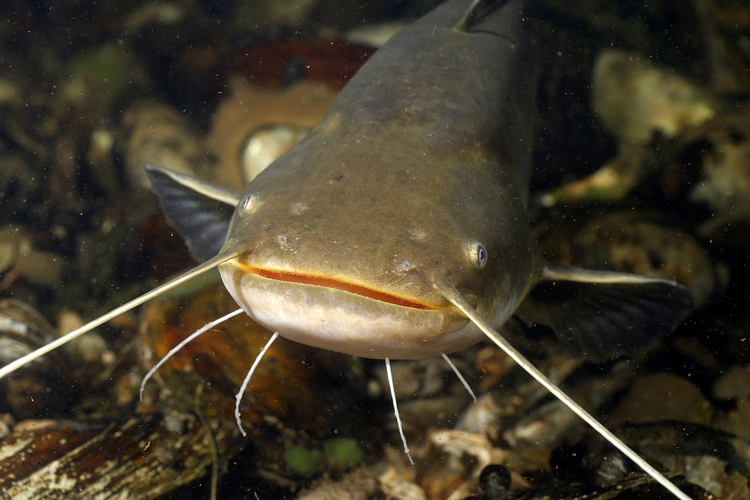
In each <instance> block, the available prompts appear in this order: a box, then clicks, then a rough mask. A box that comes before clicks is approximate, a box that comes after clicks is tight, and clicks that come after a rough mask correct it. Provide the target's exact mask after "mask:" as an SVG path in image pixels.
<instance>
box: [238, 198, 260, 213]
mask: <svg viewBox="0 0 750 500" xmlns="http://www.w3.org/2000/svg"><path fill="white" fill-rule="evenodd" d="M256 202H257V199H256V196H255V195H254V194H249V195H247V196H245V197H244V198H242V199H241V200H240V202H239V204H238V205H237V210H238V211H239V214H240V215H241V216H245V215H247V214H249V213H250V212H252V211H253V209H255V207H256V204H257V203H256Z"/></svg>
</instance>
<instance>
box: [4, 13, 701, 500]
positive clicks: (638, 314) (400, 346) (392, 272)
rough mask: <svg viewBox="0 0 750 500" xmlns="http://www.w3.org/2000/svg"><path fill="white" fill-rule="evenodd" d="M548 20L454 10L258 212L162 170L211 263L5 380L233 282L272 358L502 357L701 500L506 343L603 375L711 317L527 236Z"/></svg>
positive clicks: (300, 157) (308, 148)
mask: <svg viewBox="0 0 750 500" xmlns="http://www.w3.org/2000/svg"><path fill="white" fill-rule="evenodd" d="M528 10H529V9H528V6H527V5H526V2H524V1H523V0H510V1H481V0H475V1H473V2H471V3H470V2H467V1H466V0H450V1H448V2H446V3H444V4H443V5H441V6H440V7H438V8H437V9H435V10H434V11H432V12H430V13H428V14H427V15H425V16H424V17H422V18H421V19H419V20H418V21H416V22H415V23H414V24H412V25H411V26H410V27H408V28H406V29H404V30H402V31H401V32H399V33H398V34H396V35H395V36H394V37H393V38H391V39H390V40H389V41H388V42H387V43H386V44H385V45H383V46H382V47H381V48H380V49H379V50H378V51H377V52H376V53H375V54H374V55H373V56H372V57H371V58H370V59H369V60H368V61H367V62H366V63H365V64H364V65H363V66H362V68H361V69H360V70H359V72H358V73H357V74H356V75H355V76H354V77H353V78H352V79H351V80H350V82H349V83H348V84H347V85H346V87H345V88H344V89H343V90H342V91H341V93H340V94H339V95H338V97H337V98H336V99H335V101H334V102H333V104H332V105H331V108H330V109H329V110H328V112H327V113H326V115H325V116H324V117H323V119H322V121H321V122H320V124H319V125H317V126H316V127H315V128H314V129H313V130H312V131H311V132H310V133H309V134H308V135H307V136H306V137H305V138H304V139H303V140H302V141H301V142H299V143H298V144H297V145H296V146H294V147H293V148H291V149H290V150H289V151H288V152H287V153H285V154H284V155H282V156H281V157H279V158H278V159H277V160H276V161H275V162H273V163H272V164H271V165H269V166H268V167H267V168H266V169H265V170H264V171H262V172H261V173H260V174H259V175H258V176H257V177H256V178H255V179H254V180H253V181H252V182H251V183H250V184H249V185H248V186H247V188H246V190H245V191H244V192H242V193H240V192H237V191H233V190H230V189H226V188H222V187H218V186H214V185H212V184H209V183H207V182H204V181H202V180H200V179H197V178H194V177H191V176H187V175H184V174H178V173H175V172H171V171H169V170H167V169H164V168H161V167H158V166H155V165H147V166H146V171H147V173H148V176H149V178H150V180H151V183H152V186H153V189H154V190H155V192H156V193H157V195H158V197H159V199H160V202H161V205H162V209H163V211H164V213H165V214H166V216H167V218H168V221H169V222H170V224H171V225H172V226H173V227H175V228H176V229H177V231H178V232H179V233H180V234H181V235H182V236H183V238H185V240H186V241H187V244H188V247H189V250H190V252H191V254H192V255H193V257H194V258H196V259H197V260H198V261H202V262H203V263H202V264H200V265H198V266H196V267H195V268H194V269H192V270H190V271H188V272H187V273H185V274H183V275H182V276H180V277H177V278H175V279H173V280H171V281H169V282H167V283H165V284H163V285H161V286H160V287H158V288H156V289H154V290H152V291H150V292H148V293H146V294H144V295H142V296H141V297H138V298H136V299H134V300H133V301H131V302H129V303H127V304H125V305H123V306H121V307H119V308H117V309H115V310H113V311H111V312H110V313H108V314H105V315H104V316H102V317H100V318H97V319H96V320H94V321H92V322H91V323H89V324H87V325H85V326H83V327H82V328H80V329H78V330H75V331H73V332H71V333H70V334H68V335H66V336H65V337H62V338H61V339H59V340H57V341H55V342H52V343H51V344H49V345H47V346H44V347H43V348H41V349H39V350H38V351H35V352H34V353H32V354H30V355H28V356H26V357H24V358H21V359H19V360H17V361H15V362H13V363H11V364H9V365H8V366H6V367H4V368H2V369H0V377H2V376H5V375H7V374H9V373H11V372H12V371H13V370H15V369H17V368H18V367H19V366H22V365H23V364H25V363H28V362H29V361H31V360H33V359H35V358H36V357H38V356H41V355H43V354H44V353H46V352H49V351H51V350H53V349H55V348H56V347H58V346H60V345H62V344H64V343H65V342H67V341H69V340H71V339H73V338H75V337H77V336H78V335H81V334H82V333H84V332H86V331H89V330H91V329H92V328H94V327H96V326H98V325H100V324H102V323H104V322H106V321H108V320H110V319H112V318H113V317H115V316H117V315H119V314H122V313H123V312H125V311H127V310H129V309H132V308H133V307H135V306H137V305H139V304H142V303H143V302H145V301H147V300H149V299H151V298H153V297H155V296H158V295H159V294H161V293H162V292H164V291H166V290H168V289H170V288H173V287H174V286H177V285H179V284H181V283H183V282H185V281H187V280H189V279H191V278H193V277H195V276H197V275H199V274H202V273H204V272H206V271H208V270H209V269H213V268H216V267H218V270H219V273H220V274H221V278H222V280H223V282H224V285H225V286H226V288H227V290H228V291H229V293H230V294H231V295H232V297H233V298H234V300H235V301H236V302H237V304H238V305H239V306H240V308H241V310H242V311H244V312H245V313H247V314H248V315H249V316H251V317H252V318H253V319H254V320H256V321H257V322H258V323H260V324H262V325H264V326H265V327H267V328H268V329H270V330H271V331H273V332H275V334H274V336H273V337H272V340H271V341H273V339H274V338H276V336H278V335H281V336H283V337H286V338H288V339H290V340H293V341H296V342H300V343H303V344H307V345H310V346H313V347H318V348H321V349H328V350H332V351H337V352H341V353H347V354H352V355H356V356H362V357H366V358H374V359H383V360H385V362H386V367H387V369H388V373H389V374H390V360H391V359H425V358H431V357H435V356H441V355H442V356H445V355H447V354H450V353H452V352H455V351H458V350H460V349H463V348H465V347H467V346H470V345H472V344H475V343H477V342H479V341H481V340H482V339H484V338H489V339H490V340H492V341H493V342H494V343H496V344H497V345H498V346H500V347H501V348H502V349H503V350H504V351H505V352H506V353H507V354H508V355H509V356H510V357H511V358H512V359H514V360H515V361H516V362H517V363H519V364H520V365H521V366H522V367H523V368H524V369H526V370H527V371H528V372H529V373H530V374H531V375H532V376H533V377H534V378H535V379H536V380H538V381H539V382H540V383H541V384H542V385H544V386H545V387H546V388H547V389H548V390H550V391H551V392H552V393H553V394H554V395H555V396H556V397H558V398H559V399H560V400H561V401H562V402H563V403H565V404H566V405H567V406H568V407H570V408H571V409H572V410H573V411H574V412H575V413H577V414H578V415H579V416H580V417H581V418H583V419H584V420H585V421H586V422H587V423H589V424H590V425H591V426H592V427H594V429H595V430H596V431H597V432H599V433H600V434H601V435H602V436H603V437H605V438H606V439H607V440H608V441H610V442H611V443H612V444H613V445H615V446H616V447H617V448H618V449H620V450H621V451H622V452H623V453H624V454H625V455H627V456H628V457H629V458H631V459H632V460H633V461H634V462H635V463H636V464H637V465H638V466H639V467H641V468H642V469H643V470H644V471H646V472H647V473H648V474H649V475H650V476H651V477H653V478H654V479H655V480H657V481H658V482H659V483H661V484H662V485H664V486H665V487H666V488H668V489H669V491H670V492H671V493H672V494H673V495H675V496H676V497H678V498H682V499H686V498H688V497H687V496H686V495H685V494H684V493H682V492H681V491H680V490H679V489H678V488H677V487H676V486H674V485H673V484H672V483H671V482H669V481H668V480H667V479H666V478H664V476H662V475H661V474H660V473H659V472H657V471H656V470H655V469H654V468H653V467H651V466H650V465H649V464H648V463H647V462H645V461H644V460H643V459H642V458H640V457H639V456H638V455H637V454H636V453H635V452H634V451H633V450H631V449H630V448H629V447H627V446H626V445H625V444H624V443H622V441H620V440H619V439H618V438H616V437H615V436H614V435H613V434H612V433H611V432H610V431H608V430H607V429H606V428H605V427H604V426H602V425H601V424H600V423H599V422H598V421H597V420H595V419H594V418H593V417H592V416H591V415H589V414H588V413H587V412H586V411H585V410H583V409H582V408H581V407H580V406H579V405H578V404H576V403H575V402H574V401H572V400H571V399H570V398H569V397H568V396H567V395H566V394H565V393H564V392H563V391H561V390H560V389H559V388H558V387H557V386H555V385H554V384H553V383H552V382H551V381H549V380H548V379H547V378H546V377H545V376H544V375H543V374H542V373H541V372H539V371H538V370H537V369H536V368H535V367H534V366H533V365H531V363H529V362H528V361H527V360H526V359H525V358H524V357H523V356H522V355H521V354H520V353H519V352H518V351H517V350H516V349H515V348H514V347H513V346H511V345H510V344H509V343H508V342H507V341H506V340H505V339H504V338H503V337H502V336H501V335H500V334H499V333H498V332H497V330H498V329H499V328H500V327H501V326H502V325H504V324H505V323H506V322H507V321H509V320H510V319H511V317H512V316H513V315H514V314H518V315H520V316H521V319H524V320H526V321H527V322H544V323H547V324H548V325H549V326H550V327H551V328H552V329H553V330H554V331H555V334H556V335H557V337H558V339H559V340H560V342H561V343H562V344H563V346H564V347H565V348H566V350H567V351H568V352H569V353H571V354H572V355H576V356H583V357H586V358H589V359H592V360H603V359H608V358H612V357H615V356H619V355H632V354H634V353H636V352H638V351H640V350H642V349H645V348H648V347H650V346H651V345H653V344H654V343H655V342H656V341H657V340H658V338H659V337H660V336H661V335H663V334H665V333H668V332H670V331H672V330H673V329H674V328H676V326H677V325H678V324H679V323H680V322H681V321H682V320H683V319H684V318H685V317H686V315H687V314H688V312H689V311H690V308H691V295H690V293H689V292H688V291H687V289H685V288H684V287H682V286H681V285H679V284H677V283H675V282H674V281H672V280H667V279H661V278H654V277H646V276H638V275H633V274H625V273H617V272H608V271H595V270H586V269H578V268H575V267H570V266H565V265H561V264H556V263H552V262H548V261H546V260H545V259H544V258H543V257H542V255H541V253H540V252H539V250H538V249H537V246H536V244H535V242H534V240H533V238H532V235H531V231H530V228H529V221H528V217H527V211H528V204H529V181H530V177H531V174H532V167H531V153H532V142H533V140H532V139H533V130H532V121H533V117H534V105H535V94H536V80H537V69H536V63H535V54H534V51H535V42H534V36H533V26H532V20H531V18H530V16H529V12H528ZM233 314H237V313H233ZM261 355H262V354H261ZM259 361H260V356H259V357H258V359H256V361H255V363H254V364H253V367H252V369H251V371H250V372H249V374H248V377H247V378H246V380H245V384H243V389H241V391H240V393H239V394H238V401H239V398H240V397H241V396H242V392H243V391H244V386H245V385H246V384H247V381H248V380H249V377H250V376H251V375H252V372H253V370H254V369H255V366H257V363H258V362H259ZM144 382H145V381H144ZM390 383H391V391H392V392H393V389H392V380H391V381H390ZM393 402H394V410H395V412H396V415H397V417H398V410H397V406H396V401H395V397H394V399H393ZM237 417H238V422H239V415H237ZM399 427H400V421H399ZM401 437H402V440H403V442H404V447H405V449H406V452H407V454H408V446H407V444H406V439H405V438H404V436H403V431H401ZM410 458H411V457H410Z"/></svg>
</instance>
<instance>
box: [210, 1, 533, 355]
mask: <svg viewBox="0 0 750 500" xmlns="http://www.w3.org/2000/svg"><path fill="white" fill-rule="evenodd" d="M515 4H516V5H509V6H506V7H505V8H504V9H502V10H501V11H500V12H497V13H495V14H494V17H493V16H490V17H489V18H486V19H484V20H482V22H480V23H479V24H478V25H476V26H474V27H472V28H471V29H467V30H464V29H457V28H455V27H454V26H453V25H454V24H455V22H456V19H457V18H458V16H459V14H461V13H462V12H463V11H465V9H466V6H465V5H464V2H450V3H448V4H446V5H444V6H443V7H441V8H439V9H438V10H436V11H434V12H433V13H432V14H430V15H428V16H426V17H424V18H423V19H421V20H420V21H418V22H417V23H416V24H414V25H413V26H411V27H410V28H407V29H405V30H403V31H402V32H400V33H399V34H397V35H396V36H394V38H392V39H391V40H390V41H389V42H388V43H386V44H385V46H383V47H382V48H381V49H380V50H378V51H377V52H376V53H375V55H374V56H373V57H372V58H371V59H370V60H369V61H368V62H367V63H366V64H365V65H364V66H363V67H362V68H361V69H360V71H359V72H358V73H357V75H356V76H355V77H354V78H353V79H352V80H351V81H350V82H349V84H348V85H347V86H346V87H345V88H344V90H343V91H342V92H341V93H340V94H339V96H338V97H337V98H336V100H335V101H334V103H333V105H332V106H331V108H330V110H329V111H328V113H327V114H326V115H325V117H324V118H323V120H322V121H321V123H320V124H319V125H318V126H317V127H316V128H315V129H314V130H313V131H312V132H311V133H310V134H308V135H307V137H306V138H305V139H304V140H303V141H302V142H300V143H299V144H298V145H297V146H296V147H294V148H293V149H292V150H291V151H289V152H288V153H287V154H285V155H283V156H282V157H281V158H279V159H278V160H277V161H276V162H275V163H273V164H272V165H271V166H269V168H267V169H266V170H265V171H263V172H262V173H261V174H260V175H259V176H258V177H257V178H256V179H255V180H254V181H253V182H252V183H250V185H249V186H248V187H247V189H246V190H245V192H244V193H243V200H244V203H246V204H247V209H246V210H237V211H236V212H235V214H234V216H233V218H232V222H231V224H230V226H229V230H228V232H229V235H228V237H227V240H226V243H225V244H224V247H223V248H222V251H231V250H234V249H236V248H238V247H241V248H246V249H251V251H248V252H247V253H246V254H244V255H242V256H241V257H238V258H236V259H233V260H231V261H227V262H225V263H224V264H222V265H221V266H220V267H219V270H220V272H221V275H222V278H223V280H224V283H225V285H226V287H227V289H228V290H229V291H230V293H232V295H233V296H234V298H235V300H236V301H237V303H238V304H240V305H241V306H242V307H243V308H245V310H246V311H247V312H248V314H250V315H251V316H253V317H254V318H255V319H256V320H258V321H259V322H260V323H262V324H264V325H266V326H268V327H269V328H270V329H272V330H274V331H279V332H280V334H281V335H283V336H285V337H287V338H290V339H292V340H295V341H298V342H303V343H306V344H310V345H313V346H316V347H322V348H325V349H330V350H334V351H340V352H345V353H349V354H354V355H358V356H364V357H370V358H385V357H390V358H395V359H421V358H430V357H435V356H439V355H440V354H441V353H444V352H445V353H448V352H453V351H455V350H458V349H461V348H463V347H466V346H467V345H471V344H473V343H476V342H478V341H479V340H480V339H482V338H483V337H484V335H483V334H482V333H481V332H480V331H479V330H478V329H477V328H476V327H474V326H473V325H469V324H468V323H469V322H468V320H467V319H466V317H465V316H463V315H462V314H460V313H459V312H457V311H455V310H453V308H452V306H451V305H450V304H449V303H448V302H447V301H446V300H445V299H444V298H443V297H441V296H440V295H438V294H436V293H435V292H434V291H433V289H432V282H433V276H436V275H440V276H443V277H444V278H445V279H448V280H449V281H450V283H451V284H452V285H453V286H455V287H456V288H458V289H460V290H463V291H466V292H467V293H468V294H471V295H472V296H473V297H475V298H476V307H477V310H478V311H479V313H480V314H481V315H482V317H484V318H485V319H486V320H487V321H491V322H492V324H494V325H495V326H499V325H501V324H503V323H504V322H505V321H506V320H507V319H508V317H509V316H510V315H511V314H512V313H513V311H514V310H515V309H516V306H517V305H518V303H519V302H520V300H521V299H522V298H523V296H524V295H525V293H526V291H527V290H528V289H529V288H530V287H531V285H532V284H533V283H534V282H535V281H536V280H537V279H538V278H539V277H540V275H541V270H542V267H543V264H542V261H541V257H540V256H539V253H538V251H537V250H536V246H535V244H534V242H533V240H532V238H531V234H530V232H529V229H528V221H527V219H526V212H527V198H528V195H527V193H528V182H529V176H530V161H529V160H530V153H531V149H530V145H531V121H532V118H533V109H534V108H533V103H534V93H535V80H536V77H535V67H534V64H533V60H534V58H533V42H532V38H531V34H530V31H531V30H530V29H529V28H530V27H529V26H528V24H529V20H528V18H526V17H524V13H523V11H522V10H521V9H520V8H519V5H518V2H516V3H515ZM480 244H481V245H482V246H483V248H484V251H485V252H486V257H487V259H486V265H484V266H483V267H481V268H480V266H479V265H478V263H477V256H476V255H474V253H475V252H476V249H477V246H478V245H480ZM473 252H474V253H473Z"/></svg>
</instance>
